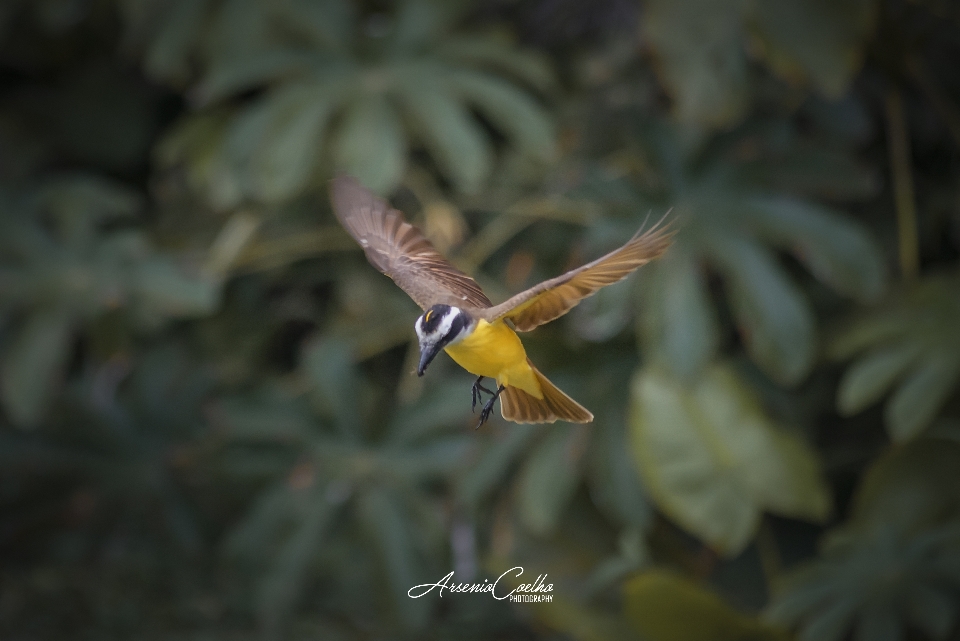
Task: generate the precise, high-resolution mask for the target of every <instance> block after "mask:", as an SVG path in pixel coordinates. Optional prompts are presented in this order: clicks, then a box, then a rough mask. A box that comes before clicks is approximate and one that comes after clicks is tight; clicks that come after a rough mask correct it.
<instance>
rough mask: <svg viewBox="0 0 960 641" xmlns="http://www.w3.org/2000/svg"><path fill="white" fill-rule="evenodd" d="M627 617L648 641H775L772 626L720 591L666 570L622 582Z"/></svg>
mask: <svg viewBox="0 0 960 641" xmlns="http://www.w3.org/2000/svg"><path fill="white" fill-rule="evenodd" d="M623 597H624V610H625V613H626V615H627V619H628V620H629V621H630V623H632V624H633V627H634V629H635V630H636V631H637V632H638V633H640V634H641V635H642V637H643V638H644V639H650V641H707V639H710V640H711V641H727V640H728V639H729V640H730V641H745V640H748V639H749V640H751V641H752V640H756V641H765V640H766V641H777V640H784V639H787V638H789V637H788V635H787V634H786V632H784V631H783V630H780V629H778V628H776V627H774V626H772V625H769V624H766V623H763V622H760V621H756V620H754V619H751V618H750V617H747V616H744V615H743V614H740V613H739V612H736V611H735V610H732V609H731V608H730V607H729V606H727V605H726V604H725V603H724V602H723V600H721V599H720V598H719V597H718V596H716V595H714V594H711V593H710V592H708V591H707V590H704V589H703V588H701V587H699V586H697V585H696V584H694V583H692V582H690V581H687V580H685V579H683V578H681V577H678V576H675V575H673V574H669V573H667V572H663V571H652V572H644V573H643V574H641V575H639V576H637V577H635V578H632V579H630V580H629V581H627V582H626V583H624V585H623Z"/></svg>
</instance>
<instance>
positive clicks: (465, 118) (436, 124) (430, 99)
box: [400, 84, 493, 194]
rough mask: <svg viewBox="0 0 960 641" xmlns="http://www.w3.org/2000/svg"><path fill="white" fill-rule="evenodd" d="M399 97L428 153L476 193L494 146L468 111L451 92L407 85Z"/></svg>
mask: <svg viewBox="0 0 960 641" xmlns="http://www.w3.org/2000/svg"><path fill="white" fill-rule="evenodd" d="M400 98H401V100H402V104H403V106H404V109H405V110H406V111H407V112H408V113H409V114H410V118H411V119H412V120H413V121H414V122H415V123H417V127H418V129H417V131H418V134H419V136H420V137H421V138H422V139H423V141H424V144H425V145H426V146H427V149H429V150H430V153H431V154H432V155H433V156H434V157H435V158H436V159H437V161H438V162H439V163H440V165H441V167H442V168H443V169H444V172H445V173H446V174H447V175H449V176H450V177H451V179H452V180H453V181H454V183H455V184H456V185H457V187H458V188H459V189H460V190H461V191H463V192H464V193H467V194H471V193H474V192H476V191H477V190H478V189H479V188H480V185H481V183H482V182H483V180H484V179H485V178H486V176H487V175H488V174H489V173H490V170H491V169H492V165H493V149H492V148H491V146H490V143H489V141H488V140H487V139H486V136H485V135H484V133H483V130H482V129H481V128H480V125H479V123H476V122H475V121H474V120H473V118H471V116H470V113H469V111H468V110H467V109H466V107H465V106H464V105H462V104H461V103H460V102H459V101H457V100H456V99H455V98H454V97H453V96H452V95H450V94H448V93H446V92H445V91H443V90H436V89H433V88H431V87H430V86H429V85H426V86H424V85H423V84H418V85H413V84H408V85H407V86H404V87H403V88H402V89H401V95H400Z"/></svg>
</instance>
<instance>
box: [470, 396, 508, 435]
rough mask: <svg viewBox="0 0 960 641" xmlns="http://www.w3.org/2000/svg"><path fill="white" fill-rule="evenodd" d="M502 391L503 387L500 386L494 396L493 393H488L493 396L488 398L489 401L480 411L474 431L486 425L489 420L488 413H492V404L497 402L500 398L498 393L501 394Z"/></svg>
mask: <svg viewBox="0 0 960 641" xmlns="http://www.w3.org/2000/svg"><path fill="white" fill-rule="evenodd" d="M481 389H483V388H481ZM503 390H504V387H503V385H501V386H500V387H499V388H498V389H497V392H496V394H494V393H493V392H489V393H490V394H493V396H492V397H491V398H490V400H489V401H487V402H486V403H484V405H483V409H481V410H480V422H479V423H477V427H476V428H474V429H480V426H481V425H483V424H484V423H486V422H487V419H488V418H490V413H491V412H493V404H494V403H496V402H497V399H498V398H500V392H502V391H503ZM484 391H487V390H484Z"/></svg>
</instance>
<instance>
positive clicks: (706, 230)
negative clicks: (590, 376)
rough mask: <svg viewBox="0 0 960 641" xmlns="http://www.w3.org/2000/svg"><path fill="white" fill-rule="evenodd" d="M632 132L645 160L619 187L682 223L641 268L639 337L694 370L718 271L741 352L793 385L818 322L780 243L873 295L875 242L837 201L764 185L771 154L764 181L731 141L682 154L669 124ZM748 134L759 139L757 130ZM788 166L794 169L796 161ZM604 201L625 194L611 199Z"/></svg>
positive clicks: (878, 281) (771, 172)
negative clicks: (636, 180)
mask: <svg viewBox="0 0 960 641" xmlns="http://www.w3.org/2000/svg"><path fill="white" fill-rule="evenodd" d="M636 135H637V138H638V140H637V142H638V143H639V144H640V145H642V149H643V156H644V161H645V162H648V163H650V167H649V170H648V171H647V175H646V176H645V183H646V184H642V185H641V186H640V187H639V188H636V187H631V185H630V184H629V183H626V187H627V189H628V191H627V194H625V198H626V199H627V202H630V203H631V204H632V205H633V207H651V206H656V207H658V208H659V207H663V208H666V207H667V206H669V205H672V206H673V209H672V211H671V213H670V216H669V217H670V218H671V219H672V220H673V221H674V223H673V224H674V225H675V226H676V227H677V234H676V235H675V236H674V244H673V246H672V247H671V249H670V252H669V253H668V254H667V256H665V257H664V258H663V259H662V260H660V261H657V262H656V263H654V264H652V265H650V266H649V267H647V268H646V269H645V274H644V279H643V280H642V281H641V283H642V290H641V304H640V310H641V317H640V329H641V335H642V338H643V339H644V344H645V345H648V346H650V347H652V348H653V349H654V350H655V351H656V354H657V356H658V358H659V359H660V360H661V361H662V362H663V363H665V364H666V365H667V367H669V368H670V369H671V370H672V371H673V372H674V373H675V374H676V375H678V376H680V377H681V378H683V379H685V380H692V378H693V377H695V376H696V375H697V374H698V373H699V372H700V371H701V370H702V368H703V367H704V366H705V364H706V363H708V362H710V360H711V359H712V358H713V356H714V355H715V354H716V352H717V349H718V347H719V345H720V331H721V328H720V325H719V322H718V318H717V312H716V311H714V304H713V301H712V300H711V298H712V296H711V293H710V292H709V290H708V288H707V281H708V276H709V274H710V273H716V274H718V275H719V276H720V277H721V279H722V282H723V285H724V289H725V291H726V294H727V296H728V299H729V307H730V311H731V312H732V314H733V320H734V321H735V323H736V326H737V329H738V330H739V332H740V336H741V339H742V340H743V342H744V345H745V347H746V350H747V353H748V354H749V355H750V356H751V358H752V359H753V360H754V361H755V362H756V363H757V364H758V365H759V366H760V367H761V368H762V369H763V370H764V371H765V372H766V373H767V374H769V375H770V376H771V377H772V378H774V379H775V380H777V381H778V382H780V383H784V384H796V383H797V382H799V381H800V380H802V379H803V377H805V376H806V375H807V374H808V373H809V371H810V369H811V368H812V367H813V364H814V362H815V360H816V356H817V353H818V336H817V328H816V323H815V319H814V314H813V310H812V308H811V305H810V302H809V301H808V299H807V296H806V295H805V294H804V292H803V290H802V289H801V288H800V287H799V285H798V284H797V283H795V281H794V280H793V279H792V278H791V277H790V276H789V275H788V270H787V268H786V266H785V265H783V263H782V262H781V260H780V259H779V257H778V252H781V251H782V252H789V253H791V254H792V255H793V256H794V257H795V258H796V259H797V260H798V261H799V262H800V263H801V264H802V265H803V266H804V267H805V268H806V269H807V270H809V271H810V273H811V274H813V275H814V276H815V277H816V278H818V279H819V280H821V281H822V282H824V283H825V284H827V285H828V286H830V287H831V288H832V289H834V290H835V291H837V292H839V293H840V294H843V295H845V296H850V297H853V298H855V299H858V300H862V301H871V300H875V299H876V298H877V297H879V296H880V295H881V293H882V292H883V289H884V286H885V268H884V263H883V260H882V256H881V253H880V250H879V248H878V247H877V245H876V244H875V242H874V241H873V239H872V238H870V236H869V235H867V233H866V232H865V231H864V230H863V229H861V228H860V227H859V226H858V225H856V224H855V223H853V222H852V221H850V220H847V219H846V218H845V217H844V216H843V215H842V214H841V213H840V212H838V211H836V210H834V209H833V208H831V207H827V206H824V205H821V204H818V203H815V202H812V201H810V200H806V199H801V198H800V197H798V196H792V195H784V194H781V193H774V192H773V191H771V190H770V188H769V186H768V185H767V184H766V183H767V181H768V180H769V179H770V178H771V177H773V176H776V175H777V174H778V172H777V171H776V169H777V159H776V158H771V159H770V160H769V161H768V164H769V165H771V167H769V168H768V169H767V170H766V171H765V172H764V176H765V180H764V181H763V182H762V183H761V182H759V180H758V175H757V172H756V170H755V167H754V165H753V163H747V164H743V163H740V162H739V161H738V160H737V157H736V153H737V152H736V149H737V148H738V145H737V143H736V142H733V143H731V142H730V141H724V140H723V139H718V140H717V141H715V143H714V145H712V146H710V147H708V149H707V151H706V152H704V153H692V154H684V153H682V152H681V151H680V148H681V145H680V141H679V139H678V137H677V136H676V134H675V133H674V132H673V130H671V129H669V128H666V127H664V126H662V125H656V124H654V125H651V126H649V127H646V128H643V129H641V131H640V132H638V133H637V134H636ZM771 135H778V136H781V137H782V136H783V135H789V134H786V132H782V131H781V132H780V133H779V134H771ZM733 138H734V141H736V139H737V137H736V136H733ZM748 142H749V144H753V145H762V144H764V137H760V136H757V137H753V136H750V137H748V138H747V139H746V141H744V143H743V144H747V143H748ZM771 155H772V152H771ZM787 156H789V154H787ZM788 173H789V174H791V175H793V176H796V172H795V167H792V166H791V167H789V168H788ZM590 180H591V181H593V180H597V179H590ZM605 182H610V181H605ZM622 182H625V181H622ZM590 184H592V182H591V183H586V184H585V185H584V187H588V186H589V185H590ZM592 188H593V189H599V188H600V185H596V184H594V185H593V187H592ZM630 189H632V190H633V192H632V195H630V191H629V190H630ZM607 191H609V190H607ZM609 206H610V207H611V208H623V206H624V205H622V204H617V203H616V202H614V201H612V200H611V201H610V204H609Z"/></svg>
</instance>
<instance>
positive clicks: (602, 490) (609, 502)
mask: <svg viewBox="0 0 960 641" xmlns="http://www.w3.org/2000/svg"><path fill="white" fill-rule="evenodd" d="M598 423H599V424H597V425H595V426H594V428H593V429H594V432H595V434H594V436H593V439H592V440H591V444H590V445H591V450H592V451H591V452H590V455H589V458H588V460H587V463H588V465H587V469H586V472H587V485H588V486H589V488H590V495H591V498H592V499H593V500H594V502H596V503H597V507H599V508H601V509H602V510H605V512H606V513H607V514H608V515H609V516H610V517H612V518H614V519H615V520H617V521H619V522H621V523H623V524H624V525H627V526H630V527H635V528H641V529H646V528H647V527H649V526H650V525H651V523H652V521H653V508H652V506H651V505H650V499H649V498H648V497H647V493H646V491H645V489H644V487H643V484H642V483H641V482H640V477H639V476H638V474H637V466H636V464H635V463H634V460H633V458H632V457H631V456H630V447H629V444H628V442H627V434H626V429H625V426H624V421H623V420H622V417H619V416H618V417H617V420H613V421H611V420H606V421H602V422H599V421H598Z"/></svg>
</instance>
